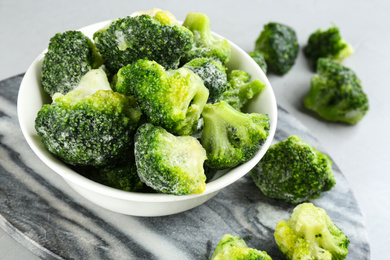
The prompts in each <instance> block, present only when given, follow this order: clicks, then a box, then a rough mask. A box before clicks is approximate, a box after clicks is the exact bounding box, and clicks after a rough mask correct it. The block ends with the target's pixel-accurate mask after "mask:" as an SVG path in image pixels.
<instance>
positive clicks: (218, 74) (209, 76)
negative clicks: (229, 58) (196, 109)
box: [183, 58, 227, 103]
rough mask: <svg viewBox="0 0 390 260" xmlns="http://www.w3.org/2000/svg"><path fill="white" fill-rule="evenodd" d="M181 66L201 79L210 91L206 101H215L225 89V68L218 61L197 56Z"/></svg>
mask: <svg viewBox="0 0 390 260" xmlns="http://www.w3.org/2000/svg"><path fill="white" fill-rule="evenodd" d="M183 67H184V68H187V69H190V70H192V71H193V72H195V74H197V75H198V76H199V77H200V78H201V79H202V80H203V83H204V85H205V87H206V88H208V89H209V92H210V95H209V99H208V100H207V102H208V103H215V102H217V101H218V99H219V97H220V96H221V95H222V93H223V92H225V91H226V88H227V75H226V68H225V67H224V66H223V65H222V63H220V62H219V61H214V60H211V59H208V58H197V59H193V60H192V61H190V62H187V63H186V64H184V66H183Z"/></svg>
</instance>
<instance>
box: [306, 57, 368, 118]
mask: <svg viewBox="0 0 390 260" xmlns="http://www.w3.org/2000/svg"><path fill="white" fill-rule="evenodd" d="M304 105H305V107H306V108H308V109H310V110H312V111H314V112H316V113H317V114H318V115H319V116H321V117H322V118H324V119H325V120H328V121H340V122H345V123H348V124H356V123H358V122H359V121H360V120H361V119H362V118H363V117H364V115H365V114H366V112H367V111H368V109H369V104H368V98H367V95H366V94H365V93H364V92H363V86H362V84H361V82H360V80H359V78H358V77H357V76H356V74H355V73H354V72H353V71H352V70H351V69H349V68H347V67H344V66H343V65H341V64H339V63H338V62H336V61H333V60H331V59H328V58H320V59H319V60H318V63H317V73H316V74H315V75H313V76H312V78H311V88H310V91H309V92H308V93H307V95H306V96H305V98H304Z"/></svg>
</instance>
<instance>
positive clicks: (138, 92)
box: [113, 60, 209, 135]
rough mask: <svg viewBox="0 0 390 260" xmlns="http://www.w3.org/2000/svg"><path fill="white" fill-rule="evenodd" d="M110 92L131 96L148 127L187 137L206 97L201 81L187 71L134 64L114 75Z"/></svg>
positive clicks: (147, 61) (151, 64)
mask: <svg viewBox="0 0 390 260" xmlns="http://www.w3.org/2000/svg"><path fill="white" fill-rule="evenodd" d="M113 89H114V90H116V91H118V92H120V93H123V94H126V95H129V94H130V95H131V94H132V95H134V97H135V99H136V100H137V102H138V103H139V105H140V107H141V109H142V111H143V112H144V114H145V115H146V116H147V117H148V120H149V122H150V123H152V124H154V125H157V126H162V127H164V128H165V129H166V130H168V131H169V132H171V133H173V134H176V135H191V134H192V133H193V132H195V131H196V129H197V123H198V120H199V117H200V114H201V112H202V109H203V107H204V105H205V104H206V102H207V99H208V97H209V90H208V89H207V88H206V87H205V86H204V84H203V81H202V79H201V78H200V77H199V76H198V75H196V74H195V73H194V72H192V71H191V70H189V69H187V68H179V69H177V70H165V69H164V67H162V66H161V65H159V64H158V63H156V62H154V61H149V60H138V61H137V62H134V63H132V64H129V65H127V66H125V67H124V68H122V69H120V70H119V71H118V74H117V76H116V80H115V83H114V86H113Z"/></svg>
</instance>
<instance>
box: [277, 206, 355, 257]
mask: <svg viewBox="0 0 390 260" xmlns="http://www.w3.org/2000/svg"><path fill="white" fill-rule="evenodd" d="M274 236H275V240H276V243H277V244H278V246H279V249H280V250H281V251H282V253H283V254H284V255H285V256H286V258H287V259H289V260H298V259H324V260H331V259H337V260H342V259H345V258H346V256H347V254H348V246H349V240H348V237H347V236H346V235H345V234H344V233H343V231H341V230H340V229H339V228H338V227H337V226H336V225H335V224H334V223H333V222H332V220H331V219H330V218H329V216H328V215H327V214H326V212H325V210H323V209H321V208H318V207H316V206H314V205H313V204H312V203H303V204H300V205H298V206H296V207H295V209H294V212H293V213H292V214H291V218H290V219H287V220H281V221H279V222H278V224H277V225H276V230H275V234H274Z"/></svg>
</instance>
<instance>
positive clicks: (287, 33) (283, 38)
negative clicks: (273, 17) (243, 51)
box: [255, 22, 299, 75]
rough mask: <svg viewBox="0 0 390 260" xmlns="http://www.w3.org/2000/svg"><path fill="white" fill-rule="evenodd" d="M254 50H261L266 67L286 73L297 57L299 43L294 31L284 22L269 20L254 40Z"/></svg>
mask: <svg viewBox="0 0 390 260" xmlns="http://www.w3.org/2000/svg"><path fill="white" fill-rule="evenodd" d="M255 51H261V53H262V54H263V55H264V59H265V61H266V62H267V66H268V69H269V70H270V71H272V72H274V73H276V74H279V75H283V74H286V73H287V72H288V71H289V70H290V69H291V68H292V66H293V65H294V63H295V60H296V58H297V57H298V51H299V45H298V40H297V35H296V33H295V31H294V30H293V29H292V28H291V27H289V26H287V25H284V24H280V23H275V22H270V23H268V24H266V25H264V28H263V31H262V32H261V33H260V36H259V37H258V38H257V40H256V44H255Z"/></svg>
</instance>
